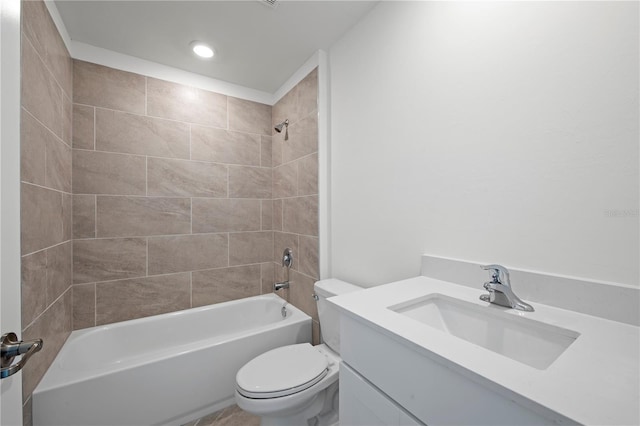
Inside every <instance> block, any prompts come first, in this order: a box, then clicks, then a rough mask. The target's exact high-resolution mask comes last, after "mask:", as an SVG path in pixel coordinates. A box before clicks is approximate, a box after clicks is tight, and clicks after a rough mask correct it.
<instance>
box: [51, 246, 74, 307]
mask: <svg viewBox="0 0 640 426" xmlns="http://www.w3.org/2000/svg"><path fill="white" fill-rule="evenodd" d="M71 248H72V243H71V241H67V242H65V243H63V244H58V245H57V246H55V247H51V248H49V249H47V250H46V251H47V305H50V304H52V303H53V302H54V301H55V300H56V299H57V298H58V297H60V295H61V294H63V293H64V292H65V291H67V289H68V288H69V287H70V286H71V279H72V278H71V277H72V268H73V258H72V251H71Z"/></svg>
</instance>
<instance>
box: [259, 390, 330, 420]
mask: <svg viewBox="0 0 640 426" xmlns="http://www.w3.org/2000/svg"><path fill="white" fill-rule="evenodd" d="M338 399H339V398H338V382H335V383H333V384H332V385H331V386H329V387H328V388H327V389H325V390H323V391H321V392H320V394H318V395H317V396H316V398H314V399H313V400H312V401H310V403H309V405H307V406H306V407H304V408H302V409H301V411H299V412H297V413H292V414H290V415H288V416H282V417H271V416H262V417H260V426H336V425H337V424H338Z"/></svg>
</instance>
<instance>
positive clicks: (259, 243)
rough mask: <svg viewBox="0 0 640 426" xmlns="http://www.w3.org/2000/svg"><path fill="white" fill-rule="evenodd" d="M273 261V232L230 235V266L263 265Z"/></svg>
mask: <svg viewBox="0 0 640 426" xmlns="http://www.w3.org/2000/svg"><path fill="white" fill-rule="evenodd" d="M272 259H273V232H272V231H262V232H237V233H231V234H229V265H246V264H249V263H263V262H269V261H270V260H272Z"/></svg>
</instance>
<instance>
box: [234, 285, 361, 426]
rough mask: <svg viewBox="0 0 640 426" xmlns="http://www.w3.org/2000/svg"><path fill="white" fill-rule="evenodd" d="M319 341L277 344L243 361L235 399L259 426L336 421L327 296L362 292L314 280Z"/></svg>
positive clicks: (334, 341) (334, 354)
mask: <svg viewBox="0 0 640 426" xmlns="http://www.w3.org/2000/svg"><path fill="white" fill-rule="evenodd" d="M314 290H315V294H316V296H317V297H316V301H317V304H318V317H319V319H320V330H321V337H322V341H323V342H324V343H322V344H320V345H318V346H312V345H311V344H309V343H301V344H297V345H289V346H282V347H280V348H276V349H273V350H270V351H268V352H265V353H263V354H262V355H259V356H257V357H256V358H254V359H252V360H251V361H249V362H248V363H247V364H245V365H244V366H243V367H242V368H240V370H239V371H238V374H237V375H236V392H235V398H236V403H237V404H238V406H239V407H240V408H242V409H243V410H245V411H247V412H249V413H252V414H255V415H257V416H260V417H261V421H260V424H261V426H306V425H309V426H330V425H336V424H337V423H338V369H339V364H340V334H339V333H340V322H339V318H340V316H339V313H338V311H337V310H335V309H334V308H333V307H331V306H329V304H328V303H327V301H326V299H327V298H328V297H332V296H337V295H341V294H346V293H351V292H354V291H359V290H362V288H361V287H358V286H355V285H353V284H349V283H346V282H344V281H340V280H336V279H328V280H321V281H318V282H316V283H315V285H314Z"/></svg>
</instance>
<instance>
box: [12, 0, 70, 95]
mask: <svg viewBox="0 0 640 426" xmlns="http://www.w3.org/2000/svg"><path fill="white" fill-rule="evenodd" d="M22 30H23V31H24V34H25V35H26V36H27V37H28V38H29V41H30V42H31V43H32V44H33V46H34V47H35V50H36V51H37V52H38V54H39V55H40V57H41V58H42V59H43V60H44V62H45V64H47V67H48V68H49V69H50V70H51V72H52V73H53V76H54V77H55V79H56V80H57V82H58V84H59V85H60V86H61V88H62V90H64V91H65V93H66V94H67V96H69V97H70V96H71V89H72V81H73V66H72V60H71V57H70V56H69V52H67V48H66V47H65V45H64V41H62V37H60V34H59V33H58V29H57V28H56V26H55V24H54V23H53V20H52V19H51V17H50V16H49V11H48V10H47V7H46V6H45V4H44V2H43V1H23V2H22Z"/></svg>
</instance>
